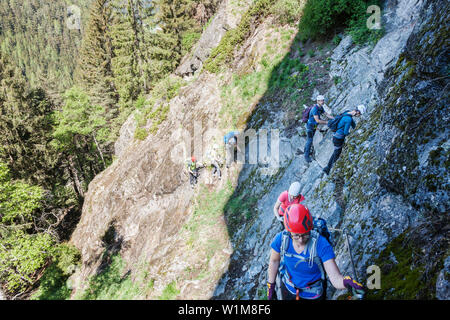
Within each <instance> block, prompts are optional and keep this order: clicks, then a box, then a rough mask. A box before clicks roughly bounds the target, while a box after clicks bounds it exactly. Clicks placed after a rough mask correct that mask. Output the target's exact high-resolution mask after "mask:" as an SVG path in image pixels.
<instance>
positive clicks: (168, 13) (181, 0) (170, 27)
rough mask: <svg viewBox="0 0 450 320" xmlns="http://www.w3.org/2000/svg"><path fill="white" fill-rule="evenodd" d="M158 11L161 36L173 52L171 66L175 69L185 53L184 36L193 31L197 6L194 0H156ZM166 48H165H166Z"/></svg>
mask: <svg viewBox="0 0 450 320" xmlns="http://www.w3.org/2000/svg"><path fill="white" fill-rule="evenodd" d="M155 3H156V6H157V7H158V13H157V15H156V22H157V25H158V26H159V27H160V28H161V29H162V33H161V38H162V40H163V43H164V44H165V45H167V46H168V47H169V48H168V49H169V50H168V51H169V52H171V55H170V58H169V59H167V62H170V66H171V68H172V69H174V68H175V67H176V66H177V65H178V63H179V62H180V60H181V58H182V55H183V36H184V34H185V33H186V32H189V31H192V29H193V28H195V26H196V23H195V20H194V18H193V17H194V15H195V6H194V2H193V1H192V0H156V1H155ZM164 49H165V48H164Z"/></svg>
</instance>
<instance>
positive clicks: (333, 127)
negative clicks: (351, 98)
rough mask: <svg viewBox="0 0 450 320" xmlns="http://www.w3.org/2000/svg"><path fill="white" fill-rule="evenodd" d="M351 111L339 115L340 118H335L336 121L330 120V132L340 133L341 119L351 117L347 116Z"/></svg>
mask: <svg viewBox="0 0 450 320" xmlns="http://www.w3.org/2000/svg"><path fill="white" fill-rule="evenodd" d="M348 112H349V111H344V112H343V113H341V114H340V115H338V116H336V117H334V119H330V120H328V124H327V125H328V128H330V130H331V131H333V132H336V131H338V129H339V128H338V124H339V121H341V119H342V118H343V117H344V116H346V115H348V116H350V115H349V114H347V113H348Z"/></svg>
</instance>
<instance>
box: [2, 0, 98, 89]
mask: <svg viewBox="0 0 450 320" xmlns="http://www.w3.org/2000/svg"><path fill="white" fill-rule="evenodd" d="M90 1H91V0H71V1H67V0H65V1H48V0H47V1H42V0H24V1H17V0H2V1H1V2H0V21H1V22H2V24H1V25H2V27H1V29H0V51H1V52H2V53H3V54H6V55H8V56H10V57H11V60H12V61H14V63H15V65H16V66H17V67H18V68H19V69H20V70H21V72H22V73H23V75H24V76H25V77H26V79H27V81H28V83H29V84H30V86H32V87H36V86H37V85H39V86H40V87H43V88H45V89H46V90H47V91H50V92H52V93H55V94H58V93H59V92H63V91H64V90H65V89H67V88H68V87H70V86H71V85H72V81H73V77H72V76H73V75H72V74H73V70H74V68H75V61H76V59H75V58H76V55H77V50H78V48H79V46H80V41H81V32H80V30H74V29H69V28H67V27H66V22H67V19H68V7H69V6H71V5H76V6H77V7H78V8H80V14H81V17H80V18H81V20H82V21H81V22H83V20H84V18H85V17H86V16H87V15H86V11H87V10H86V9H87V5H88V3H89V2H90Z"/></svg>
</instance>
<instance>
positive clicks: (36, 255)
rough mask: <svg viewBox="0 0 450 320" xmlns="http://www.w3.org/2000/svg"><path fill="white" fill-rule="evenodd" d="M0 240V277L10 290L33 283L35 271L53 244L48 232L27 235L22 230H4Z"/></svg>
mask: <svg viewBox="0 0 450 320" xmlns="http://www.w3.org/2000/svg"><path fill="white" fill-rule="evenodd" d="M0 242H1V246H0V279H1V280H2V281H5V282H6V284H7V289H8V290H10V291H13V290H23V289H25V288H26V287H27V286H30V285H32V284H33V283H34V276H35V273H36V272H38V271H39V269H41V268H42V267H43V266H44V264H45V263H46V261H47V259H48V258H49V257H50V256H51V250H52V248H53V244H54V242H53V239H52V238H51V236H50V235H49V234H45V233H41V234H34V235H29V234H27V233H25V232H24V231H22V230H14V231H9V232H6V235H3V236H2V237H1V240H0Z"/></svg>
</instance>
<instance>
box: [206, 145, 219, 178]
mask: <svg viewBox="0 0 450 320" xmlns="http://www.w3.org/2000/svg"><path fill="white" fill-rule="evenodd" d="M205 158H206V163H207V164H208V165H210V166H211V167H212V178H214V177H216V178H218V179H219V180H220V179H221V177H222V173H221V171H220V167H221V166H222V164H223V162H222V158H221V157H220V156H219V145H218V144H217V143H215V144H214V145H213V146H212V148H211V149H209V150H208V151H207V152H206V156H205Z"/></svg>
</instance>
